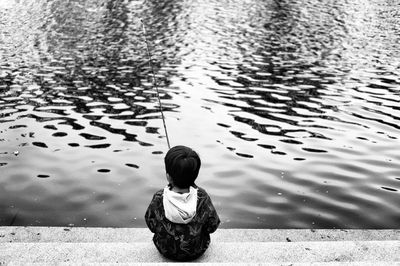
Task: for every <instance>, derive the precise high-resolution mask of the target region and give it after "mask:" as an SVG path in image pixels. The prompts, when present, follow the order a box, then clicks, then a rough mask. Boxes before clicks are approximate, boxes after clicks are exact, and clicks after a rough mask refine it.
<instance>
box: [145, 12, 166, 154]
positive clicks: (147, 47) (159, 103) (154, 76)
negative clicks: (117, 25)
mask: <svg viewBox="0 0 400 266" xmlns="http://www.w3.org/2000/svg"><path fill="white" fill-rule="evenodd" d="M140 22H141V23H142V29H143V36H144V41H145V43H146V50H147V56H148V57H149V66H150V69H151V73H152V74H153V87H154V88H155V89H156V92H157V99H158V105H159V107H160V113H161V118H162V121H163V125H164V132H165V136H166V138H167V144H168V149H170V148H171V145H170V144H169V137H168V131H167V124H166V123H165V117H164V112H163V108H162V104H161V99H160V92H159V90H158V86H157V80H156V75H155V73H154V67H153V63H152V58H151V54H150V49H149V44H148V42H147V38H146V27H145V26H144V23H143V20H142V19H140Z"/></svg>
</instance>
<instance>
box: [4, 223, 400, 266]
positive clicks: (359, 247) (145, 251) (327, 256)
mask: <svg viewBox="0 0 400 266" xmlns="http://www.w3.org/2000/svg"><path fill="white" fill-rule="evenodd" d="M151 237H152V234H151V232H150V231H149V230H148V229H145V228H75V227H0V265H3V264H11V265H26V264H37V265H46V264H47V265H54V264H85V265H86V264H116V263H118V264H121V263H122V264H148V263H150V264H160V265H161V264H166V263H169V262H170V261H169V260H167V259H165V258H163V257H162V256H161V255H160V254H159V253H158V252H157V250H156V249H155V247H154V245H153V244H152V242H151ZM211 241H212V244H211V245H210V248H209V249H208V250H207V252H206V253H205V254H204V255H203V256H202V257H201V258H199V259H198V260H197V261H196V263H198V264H200V263H201V264H204V263H207V264H227V265H228V264H229V265H230V264H232V263H237V264H241V265H242V264H257V265H258V264H263V265H271V264H272V265H309V264H315V265H321V264H323V265H374V266H375V265H400V230H306V229H299V230H275V229H271V230H269V229H266V230H258V229H218V230H217V232H216V233H214V234H213V235H212V236H211Z"/></svg>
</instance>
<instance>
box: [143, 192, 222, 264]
mask: <svg viewBox="0 0 400 266" xmlns="http://www.w3.org/2000/svg"><path fill="white" fill-rule="evenodd" d="M192 189H194V190H196V191H197V203H196V209H195V212H194V215H193V216H192V217H190V221H189V222H188V223H186V224H185V223H177V222H173V221H171V217H169V218H167V216H170V215H169V214H167V215H166V212H165V207H164V203H163V202H165V200H167V199H166V198H164V197H168V196H165V193H175V192H170V190H169V187H167V188H165V189H161V190H159V191H158V192H157V193H155V194H154V197H153V199H152V201H151V203H150V205H149V207H148V209H147V211H146V214H145V220H146V224H147V226H148V227H149V229H150V230H151V231H152V232H153V233H154V237H153V241H154V244H155V245H156V247H157V249H158V251H159V252H160V253H161V254H163V255H164V256H165V257H167V258H170V259H174V260H179V261H189V260H193V259H196V258H198V257H199V256H201V255H202V254H203V253H204V252H205V251H206V249H207V248H208V245H209V243H210V234H211V233H213V232H214V231H215V230H216V229H217V228H218V225H219V223H220V220H219V217H218V214H217V212H216V210H215V208H214V206H213V204H212V202H211V199H210V197H209V196H208V194H207V192H206V191H205V190H204V189H202V188H200V187H197V186H196V185H194V186H192ZM191 191H192V190H191ZM186 194H187V195H186ZM186 194H182V195H179V194H177V196H178V197H179V196H182V197H183V198H185V197H188V196H189V193H186ZM184 201H185V200H183V204H185V202H184ZM168 204H169V203H168ZM168 208H169V207H168ZM179 213H180V215H182V217H183V218H187V217H186V216H187V213H186V212H185V211H181V210H180V211H179ZM178 218H179V217H178ZM172 220H174V219H172Z"/></svg>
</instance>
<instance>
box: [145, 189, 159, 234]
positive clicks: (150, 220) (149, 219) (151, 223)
mask: <svg viewBox="0 0 400 266" xmlns="http://www.w3.org/2000/svg"><path fill="white" fill-rule="evenodd" d="M157 194H158V193H156V194H154V196H153V199H152V200H151V202H150V205H149V207H148V208H147V211H146V214H145V215H144V219H145V221H146V224H147V227H148V228H149V229H150V231H151V232H153V233H155V229H156V226H157V221H158V220H157V214H156V212H157V209H158V196H157Z"/></svg>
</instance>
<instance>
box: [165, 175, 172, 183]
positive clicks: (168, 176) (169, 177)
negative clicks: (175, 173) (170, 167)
mask: <svg viewBox="0 0 400 266" xmlns="http://www.w3.org/2000/svg"><path fill="white" fill-rule="evenodd" d="M165 174H166V176H167V181H168V183H169V184H171V185H172V178H171V176H170V175H169V174H168V173H165Z"/></svg>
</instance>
